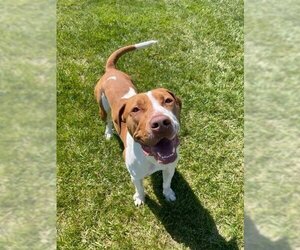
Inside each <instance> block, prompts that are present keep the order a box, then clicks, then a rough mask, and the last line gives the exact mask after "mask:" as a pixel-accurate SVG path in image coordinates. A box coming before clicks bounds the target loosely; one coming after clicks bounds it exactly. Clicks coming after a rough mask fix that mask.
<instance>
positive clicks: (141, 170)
mask: <svg viewBox="0 0 300 250" xmlns="http://www.w3.org/2000/svg"><path fill="white" fill-rule="evenodd" d="M177 152H178V151H177ZM177 162H178V158H177V159H176V160H175V161H174V162H172V163H169V164H159V163H158V162H157V161H156V160H155V159H154V157H153V156H146V155H145V154H144V152H143V150H142V146H141V145H140V144H139V143H137V142H135V141H134V139H133V138H132V136H131V135H130V133H129V132H127V135H126V146H125V164H126V167H127V170H128V172H129V173H130V175H131V180H132V182H133V184H134V186H135V194H134V196H133V199H134V203H135V205H136V206H139V205H141V204H142V203H144V201H145V192H144V187H143V179H144V178H145V177H146V176H148V175H151V174H152V173H154V172H156V171H159V170H163V194H164V196H165V198H166V200H168V201H174V200H176V196H175V193H174V191H173V190H172V189H171V180H172V177H173V175H174V172H175V167H176V165H177Z"/></svg>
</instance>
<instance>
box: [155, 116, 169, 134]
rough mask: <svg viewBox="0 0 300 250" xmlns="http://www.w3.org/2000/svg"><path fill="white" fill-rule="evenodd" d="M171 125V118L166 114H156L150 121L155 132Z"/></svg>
mask: <svg viewBox="0 0 300 250" xmlns="http://www.w3.org/2000/svg"><path fill="white" fill-rule="evenodd" d="M170 125H171V120H170V118H169V117H167V116H164V115H159V116H155V117H153V118H152V119H151V121H150V126H151V130H152V131H153V132H163V131H165V130H167V129H168V128H169V127H170Z"/></svg>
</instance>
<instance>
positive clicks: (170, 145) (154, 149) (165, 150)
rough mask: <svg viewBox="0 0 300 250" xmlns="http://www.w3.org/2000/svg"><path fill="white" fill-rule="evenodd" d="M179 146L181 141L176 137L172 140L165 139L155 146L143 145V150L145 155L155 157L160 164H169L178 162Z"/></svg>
mask: <svg viewBox="0 0 300 250" xmlns="http://www.w3.org/2000/svg"><path fill="white" fill-rule="evenodd" d="M178 145H179V139H178V137H177V136H175V137H174V139H172V140H169V139H167V138H163V139H161V140H160V141H159V142H158V143H157V144H156V145H154V146H146V145H142V149H143V151H144V153H145V155H148V156H153V157H154V158H155V159H156V160H157V162H158V163H161V164H168V163H171V162H174V161H175V160H176V158H177V152H176V149H177V147H178Z"/></svg>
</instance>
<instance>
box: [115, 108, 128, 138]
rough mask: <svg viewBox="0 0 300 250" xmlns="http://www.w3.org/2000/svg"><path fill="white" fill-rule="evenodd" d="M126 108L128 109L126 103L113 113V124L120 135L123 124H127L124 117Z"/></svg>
mask: <svg viewBox="0 0 300 250" xmlns="http://www.w3.org/2000/svg"><path fill="white" fill-rule="evenodd" d="M125 107H126V102H124V103H123V104H121V105H120V108H119V109H116V111H115V112H113V113H112V118H113V122H114V125H115V129H116V131H117V133H118V134H120V133H121V128H122V122H125V121H124V117H123V114H124V110H125Z"/></svg>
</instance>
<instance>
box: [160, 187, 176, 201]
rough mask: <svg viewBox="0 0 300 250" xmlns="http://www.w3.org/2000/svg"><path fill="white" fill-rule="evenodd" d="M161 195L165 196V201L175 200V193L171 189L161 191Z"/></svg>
mask: <svg viewBox="0 0 300 250" xmlns="http://www.w3.org/2000/svg"><path fill="white" fill-rule="evenodd" d="M163 195H164V196H165V198H166V200H167V201H175V200H176V196H175V193H174V191H173V190H172V189H171V188H168V189H165V190H164V191H163Z"/></svg>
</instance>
